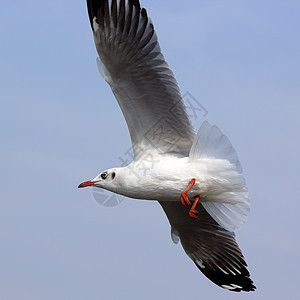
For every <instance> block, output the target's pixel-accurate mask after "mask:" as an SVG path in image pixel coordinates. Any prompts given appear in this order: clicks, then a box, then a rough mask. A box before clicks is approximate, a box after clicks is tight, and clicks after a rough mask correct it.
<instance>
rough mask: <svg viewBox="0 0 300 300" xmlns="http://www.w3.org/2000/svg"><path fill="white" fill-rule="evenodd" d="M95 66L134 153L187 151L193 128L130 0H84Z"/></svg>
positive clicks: (147, 25)
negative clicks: (119, 113) (118, 111)
mask: <svg viewBox="0 0 300 300" xmlns="http://www.w3.org/2000/svg"><path fill="white" fill-rule="evenodd" d="M87 3H88V11H89V16H90V21H91V26H92V29H93V33H94V39H95V44H96V48H97V51H98V54H99V57H100V62H99V69H100V72H101V74H102V75H103V77H104V79H105V80H106V81H107V82H108V83H109V85H110V86H111V89H112V91H113V93H114V95H115V96H116V98H117V101H118V103H119V105H120V107H121V110H122V112H123V114H124V117H125V119H126V122H127V125H128V128H129V131H130V135H131V140H132V144H133V149H134V152H135V155H137V154H138V153H144V152H145V151H148V150H151V151H153V150H155V151H157V152H158V153H178V154H182V155H185V156H187V155H188V153H189V150H190V148H191V145H192V143H193V139H194V136H195V132H194V129H193V126H192V125H191V122H190V119H189V117H188V115H187V112H186V108H185V106H184V103H183V100H182V97H181V95H180V91H179V88H178V84H177V81H176V79H175V78H174V75H173V73H172V71H171V70H170V68H169V66H168V64H167V63H166V61H165V59H164V57H163V55H162V53H161V50H160V47H159V44H158V40H157V36H156V33H155V31H154V27H153V24H152V22H151V20H150V19H149V18H148V15H147V12H146V10H145V9H144V8H141V7H140V4H139V1H136V0H135V1H133V0H127V1H125V0H105V1H96V0H88V1H87Z"/></svg>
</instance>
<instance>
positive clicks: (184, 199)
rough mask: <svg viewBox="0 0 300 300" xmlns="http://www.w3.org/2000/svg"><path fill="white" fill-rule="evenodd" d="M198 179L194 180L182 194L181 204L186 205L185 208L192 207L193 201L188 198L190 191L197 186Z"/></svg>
mask: <svg viewBox="0 0 300 300" xmlns="http://www.w3.org/2000/svg"><path fill="white" fill-rule="evenodd" d="M195 182H196V179H195V178H193V179H192V180H191V182H190V184H189V186H188V187H187V188H186V190H185V191H184V192H183V193H182V194H181V203H182V205H184V206H185V207H188V206H189V205H191V201H190V200H189V198H188V197H187V194H188V191H189V190H190V189H191V188H192V186H193V185H194V184H195Z"/></svg>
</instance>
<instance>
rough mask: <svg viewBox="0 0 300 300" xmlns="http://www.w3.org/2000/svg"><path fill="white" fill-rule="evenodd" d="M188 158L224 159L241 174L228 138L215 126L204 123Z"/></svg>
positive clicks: (240, 167)
mask: <svg viewBox="0 0 300 300" xmlns="http://www.w3.org/2000/svg"><path fill="white" fill-rule="evenodd" d="M190 158H191V159H193V160H194V159H198V158H217V159H226V160H228V161H229V162H230V163H232V164H233V165H235V166H236V170H237V171H238V172H239V173H241V172H242V166H241V164H240V162H239V160H238V157H237V154H236V152H235V150H234V148H233V147H232V145H231V143H230V141H229V139H228V137H227V136H226V135H225V134H223V133H222V131H221V130H220V129H219V128H218V127H217V126H216V125H211V124H209V123H208V122H207V121H204V122H203V123H202V125H201V127H200V129H199V130H198V133H197V136H196V138H195V141H194V143H193V145H192V147H191V150H190Z"/></svg>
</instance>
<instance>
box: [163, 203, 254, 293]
mask: <svg viewBox="0 0 300 300" xmlns="http://www.w3.org/2000/svg"><path fill="white" fill-rule="evenodd" d="M159 203H160V205H161V206H162V208H163V209H164V211H165V213H166V215H167V217H168V220H169V222H170V224H171V226H172V234H173V235H174V233H176V234H177V235H178V237H179V239H180V241H181V244H182V246H183V248H184V250H185V252H186V254H187V255H188V256H189V257H190V258H191V259H192V260H193V261H194V263H195V264H196V266H197V267H198V268H199V270H200V271H201V272H202V273H203V274H204V275H205V276H207V277H208V278H209V279H210V280H211V281H213V282H214V283H215V284H217V285H219V286H220V287H222V288H225V289H228V290H231V291H236V292H239V291H253V290H255V286H254V285H253V282H252V280H251V279H250V274H249V272H248V270H247V264H246V262H245V259H244V257H243V254H242V252H241V250H240V248H239V246H238V244H237V243H236V241H235V234H234V233H233V232H229V231H227V230H225V229H223V228H222V227H220V225H219V224H218V223H217V222H215V221H214V219H213V218H212V217H211V216H210V215H209V214H208V213H207V212H206V210H205V209H204V208H203V206H202V205H201V204H198V206H197V210H198V211H199V220H195V219H192V218H191V217H190V216H189V214H188V212H187V210H186V209H185V208H184V207H183V206H182V204H181V203H180V202H171V201H168V202H159Z"/></svg>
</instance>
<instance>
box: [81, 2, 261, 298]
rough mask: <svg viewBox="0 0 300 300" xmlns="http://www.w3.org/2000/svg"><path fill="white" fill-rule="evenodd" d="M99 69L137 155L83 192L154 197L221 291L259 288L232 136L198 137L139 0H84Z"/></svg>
mask: <svg viewBox="0 0 300 300" xmlns="http://www.w3.org/2000/svg"><path fill="white" fill-rule="evenodd" d="M87 7H88V14H89V19H90V24H91V27H92V31H93V36H94V41H95V45H96V49H97V52H98V54H99V58H98V59H97V64H98V68H99V71H100V73H101V75H102V76H103V78H104V79H105V81H106V82H107V83H108V84H109V85H110V87H111V89H112V92H113V94H114V95H115V97H116V99H117V101H118V103H119V105H120V108H121V110H122V112H123V115H124V117H125V120H126V123H127V126H128V129H129V132H130V137H131V141H132V148H133V152H134V160H133V161H132V163H130V164H129V165H128V166H126V167H121V168H111V169H108V170H105V171H103V172H101V173H100V174H99V175H98V176H96V177H95V178H94V179H92V180H89V181H85V182H83V183H81V184H80V185H79V186H78V187H79V188H83V187H87V186H94V187H97V188H101V189H106V190H109V191H111V192H114V193H117V194H121V195H124V196H127V197H130V198H135V199H144V200H156V201H158V202H159V204H160V205H161V206H162V208H163V210H164V212H165V213H166V215H167V218H168V220H169V223H170V225H171V238H172V240H173V242H174V243H176V244H177V243H178V242H179V241H180V242H181V244H182V246H183V249H184V250H185V252H186V254H187V255H188V256H189V257H190V258H191V259H192V260H193V262H194V263H195V265H196V266H197V267H198V268H199V270H200V271H201V272H202V273H203V274H204V275H205V276H206V277H207V278H208V279H210V280H211V281H212V282H214V283H215V284H217V285H218V286H220V287H222V288H224V289H227V290H230V291H235V292H240V291H247V292H249V291H254V290H255V288H256V287H255V286H254V284H253V281H252V280H251V278H250V274H249V271H248V270H247V264H246V262H245V259H244V256H243V254H242V252H241V250H240V248H239V246H238V244H237V242H236V240H235V233H234V230H235V229H236V228H238V227H240V226H241V225H242V224H243V223H245V222H246V219H247V215H248V213H249V209H250V202H249V198H248V190H247V187H246V183H245V179H244V177H243V175H242V168H241V164H240V162H239V160H238V157H237V154H236V151H235V150H234V148H233V147H232V145H231V143H230V141H229V139H228V137H227V136H226V135H224V134H223V133H222V132H221V130H220V129H219V128H218V127H217V126H215V125H211V124H210V123H209V122H207V121H204V122H203V123H202V125H201V127H200V129H199V130H198V132H197V133H196V132H195V130H194V128H193V126H192V124H191V121H190V119H189V116H188V114H187V111H186V107H185V105H184V102H183V99H182V96H181V94H180V90H179V87H178V84H177V81H176V79H175V77H174V75H173V72H172V71H171V69H170V68H169V65H168V64H167V62H166V61H165V59H164V56H163V54H162V53H161V49H160V46H159V43H158V39H157V35H156V33H155V30H154V27H153V23H152V21H151V19H150V18H149V17H148V14H147V11H146V9H145V8H143V7H142V6H141V5H140V2H139V1H138V0H87Z"/></svg>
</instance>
